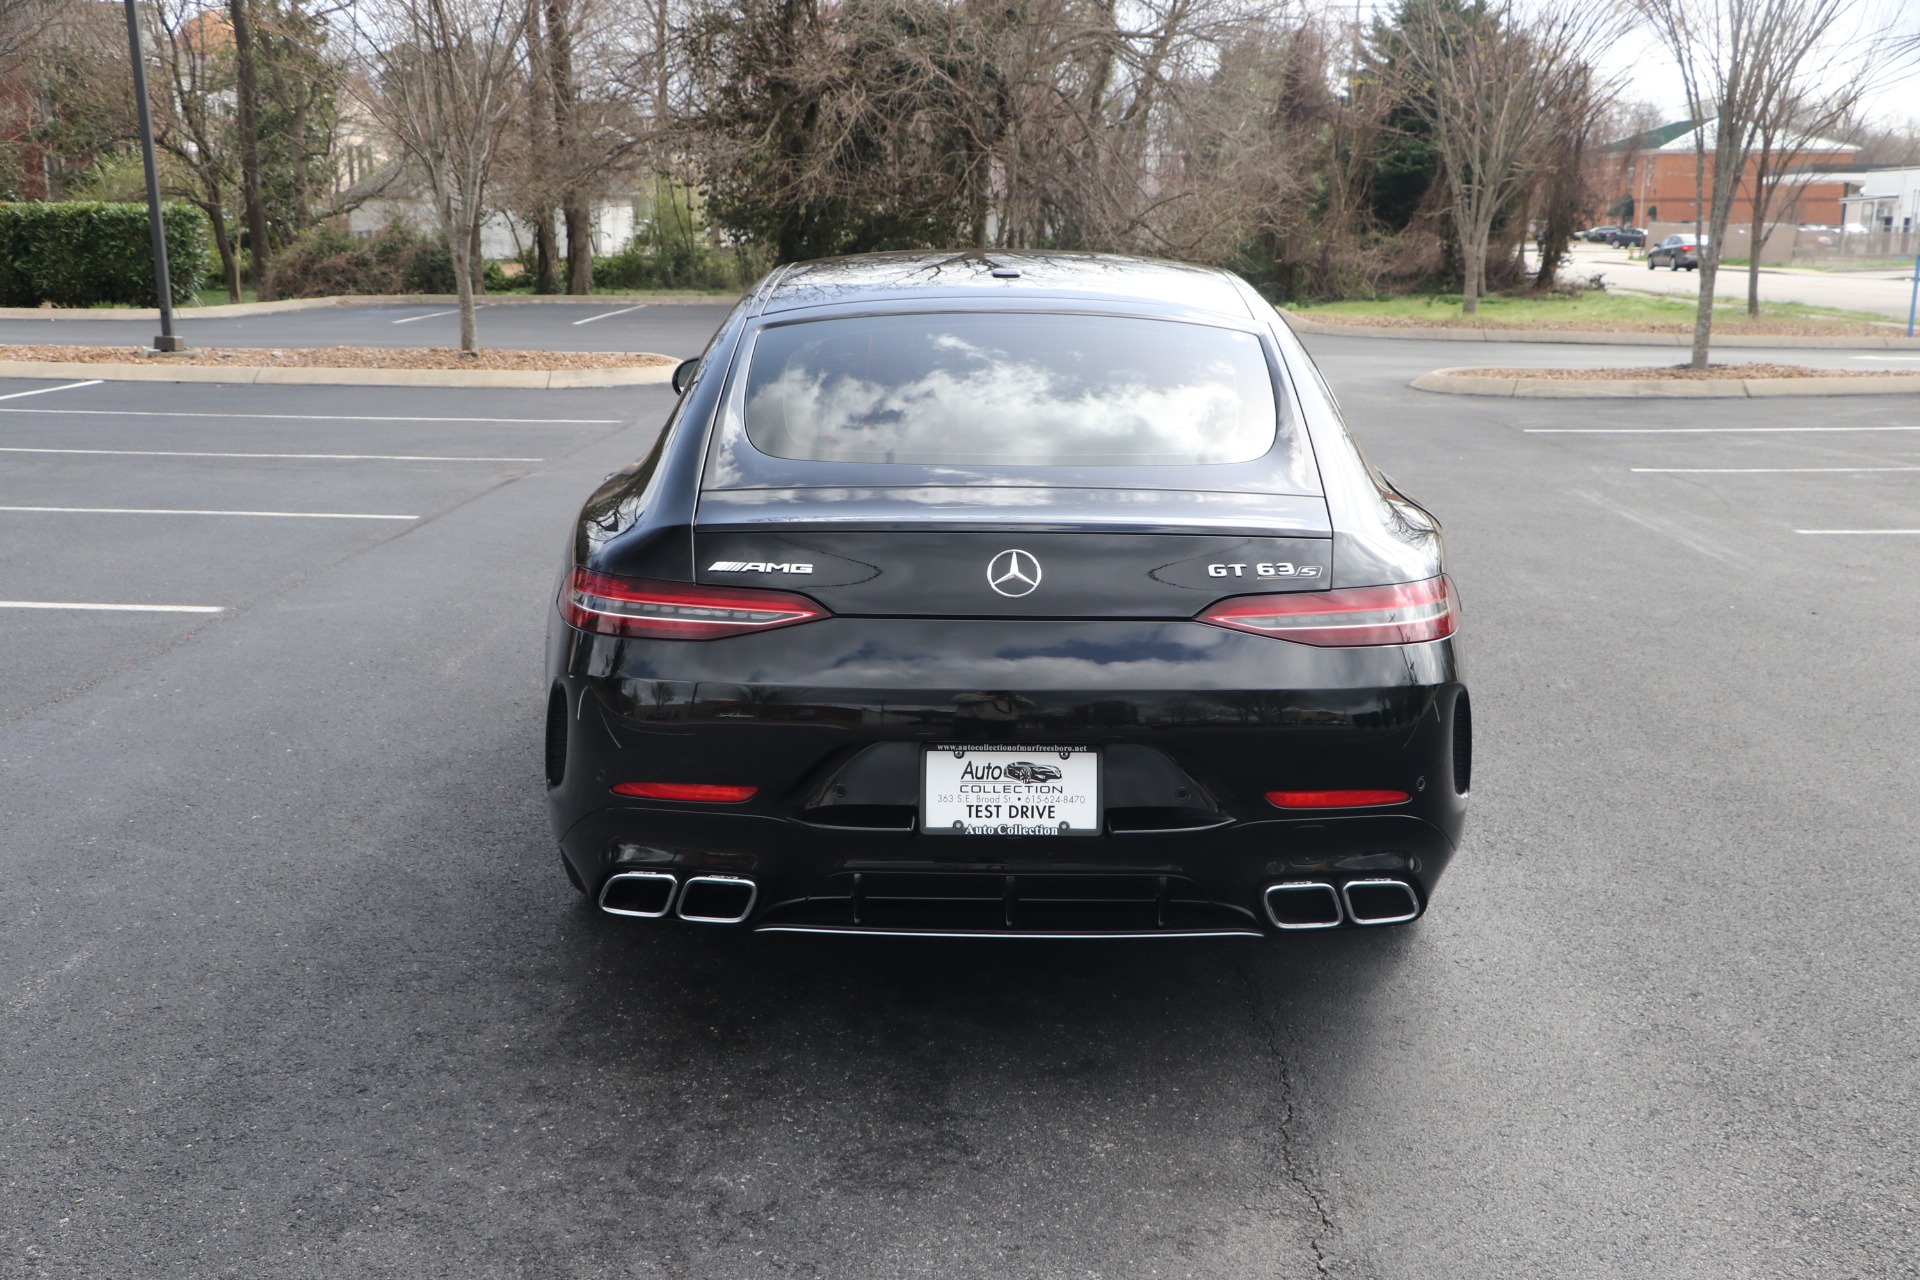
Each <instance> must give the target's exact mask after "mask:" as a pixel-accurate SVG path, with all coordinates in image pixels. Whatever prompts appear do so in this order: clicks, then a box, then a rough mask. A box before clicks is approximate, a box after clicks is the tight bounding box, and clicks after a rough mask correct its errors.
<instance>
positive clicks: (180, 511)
mask: <svg viewBox="0 0 1920 1280" xmlns="http://www.w3.org/2000/svg"><path fill="white" fill-rule="evenodd" d="M0 511H14V512H22V513H27V514H38V515H76V516H259V517H262V518H265V519H273V520H418V519H419V518H420V517H419V516H384V515H367V514H365V513H363V512H357V511H200V510H193V509H188V508H174V507H0Z"/></svg>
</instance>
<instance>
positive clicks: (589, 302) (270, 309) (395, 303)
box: [0, 293, 740, 320]
mask: <svg viewBox="0 0 1920 1280" xmlns="http://www.w3.org/2000/svg"><path fill="white" fill-rule="evenodd" d="M739 300H740V295H739V294H737V293H594V294H571V293H527V294H518V293H489V294H482V295H481V296H480V297H479V298H476V299H475V301H476V302H478V303H479V304H480V305H481V306H482V307H488V306H499V305H501V304H503V303H504V304H509V305H518V304H520V303H531V304H533V305H535V306H553V305H556V304H561V303H573V304H575V305H579V306H602V305H606V306H616V307H617V306H635V305H640V304H653V303H659V304H660V305H662V306H684V305H688V304H695V303H712V304H713V305H715V306H728V307H730V306H732V305H733V304H734V303H736V302H738V301H739ZM459 305H460V298H459V296H458V295H456V294H451V293H369V294H334V295H331V296H328V297H325V298H282V299H280V300H279V301H277V302H217V303H214V304H213V305H212V306H206V307H181V308H179V309H178V310H176V311H175V312H174V317H175V318H176V319H179V320H222V319H237V318H240V317H244V316H271V315H278V314H279V313H280V312H283V311H319V310H323V309H325V308H327V307H457V306H459ZM159 318H160V310H159V308H158V307H0V320H158V319H159Z"/></svg>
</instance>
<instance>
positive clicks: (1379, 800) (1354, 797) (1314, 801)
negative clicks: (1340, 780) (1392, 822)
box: [1267, 790, 1407, 809]
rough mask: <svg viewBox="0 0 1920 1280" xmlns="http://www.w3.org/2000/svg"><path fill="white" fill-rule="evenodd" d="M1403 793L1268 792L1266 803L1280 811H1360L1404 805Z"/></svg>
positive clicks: (1374, 791) (1379, 791)
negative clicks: (1361, 809) (1367, 808)
mask: <svg viewBox="0 0 1920 1280" xmlns="http://www.w3.org/2000/svg"><path fill="white" fill-rule="evenodd" d="M1406 802H1407V793H1406V792H1404V791H1387V790H1372V791H1269V792H1267V803H1269V804H1272V805H1275V806H1277V807H1278V808H1281V809H1360V808H1364V807H1366V806H1367V805H1374V804H1405V803H1406Z"/></svg>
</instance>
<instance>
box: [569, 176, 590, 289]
mask: <svg viewBox="0 0 1920 1280" xmlns="http://www.w3.org/2000/svg"><path fill="white" fill-rule="evenodd" d="M566 217H567V292H568V293H580V294H585V293H592V292H593V214H592V212H591V211H590V210H589V209H588V208H587V202H586V199H585V197H583V196H582V195H581V194H580V193H579V192H577V191H570V192H568V193H567V207H566Z"/></svg>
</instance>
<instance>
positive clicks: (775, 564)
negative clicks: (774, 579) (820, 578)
mask: <svg viewBox="0 0 1920 1280" xmlns="http://www.w3.org/2000/svg"><path fill="white" fill-rule="evenodd" d="M707 572H708V573H812V572H813V566H812V565H810V564H785V563H782V562H780V561H778V560H715V561H714V562H713V563H712V564H710V565H708V566H707Z"/></svg>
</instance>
